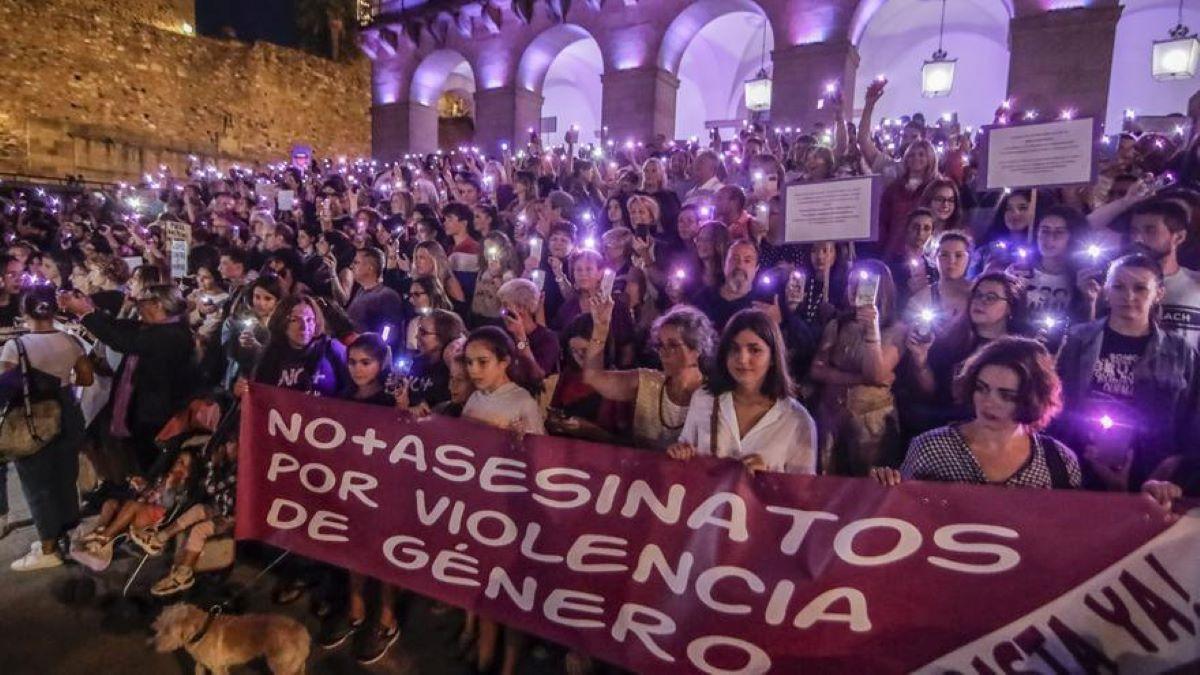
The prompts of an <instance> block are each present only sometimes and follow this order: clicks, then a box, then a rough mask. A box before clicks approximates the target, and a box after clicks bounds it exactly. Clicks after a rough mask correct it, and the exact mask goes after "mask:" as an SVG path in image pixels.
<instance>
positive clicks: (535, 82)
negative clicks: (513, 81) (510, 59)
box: [517, 23, 594, 91]
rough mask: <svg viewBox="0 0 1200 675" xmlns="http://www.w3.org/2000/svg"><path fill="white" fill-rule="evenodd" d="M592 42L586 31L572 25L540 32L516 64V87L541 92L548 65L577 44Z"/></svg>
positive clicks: (563, 25)
mask: <svg viewBox="0 0 1200 675" xmlns="http://www.w3.org/2000/svg"><path fill="white" fill-rule="evenodd" d="M580 40H593V41H594V38H593V37H592V34H591V33H589V32H587V29H585V28H583V27H581V26H577V25H575V24H572V23H564V24H560V25H558V26H554V27H553V28H548V29H546V30H545V31H542V33H541V34H540V35H538V36H537V37H536V38H534V39H533V42H530V43H529V46H528V47H526V48H525V53H524V54H522V55H521V62H520V63H519V64H517V86H520V87H524V88H525V89H528V90H529V91H541V89H542V85H543V84H544V83H545V81H546V72H547V71H549V70H550V64H551V63H554V58H555V57H556V56H558V55H559V53H561V52H562V50H564V49H566V48H567V47H570V46H571V45H573V44H575V43H576V42H579V41H580Z"/></svg>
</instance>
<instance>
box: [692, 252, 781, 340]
mask: <svg viewBox="0 0 1200 675" xmlns="http://www.w3.org/2000/svg"><path fill="white" fill-rule="evenodd" d="M757 276H758V249H757V248H755V247H754V244H753V243H751V242H750V241H748V240H746V239H739V240H738V241H735V242H733V243H732V244H730V245H729V250H728V252H726V254H725V281H724V283H722V284H721V285H720V286H719V287H716V288H714V287H711V286H707V287H705V288H702V289H700V291H698V292H697V293H696V295H695V296H694V297H693V298H692V304H694V305H695V306H696V307H697V308H698V309H699V310H700V311H702V312H704V313H705V315H707V316H708V318H709V319H711V320H712V322H713V327H715V328H716V329H717V330H720V329H721V328H723V327H724V326H725V322H726V321H728V320H729V317H731V316H733V315H734V314H736V313H737V312H739V311H741V310H743V309H747V308H749V307H752V306H754V305H755V301H766V302H769V301H770V298H769V297H766V296H767V295H768V294H767V293H761V294H760V293H758V292H757V291H756V288H755V282H754V280H755V278H756V277H757Z"/></svg>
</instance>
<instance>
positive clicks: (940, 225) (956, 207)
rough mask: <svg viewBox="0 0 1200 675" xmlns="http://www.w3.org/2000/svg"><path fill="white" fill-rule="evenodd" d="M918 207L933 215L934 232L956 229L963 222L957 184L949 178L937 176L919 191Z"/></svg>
mask: <svg viewBox="0 0 1200 675" xmlns="http://www.w3.org/2000/svg"><path fill="white" fill-rule="evenodd" d="M918 205H919V206H920V208H923V209H929V211H930V212H931V213H932V214H933V217H934V229H933V232H934V234H937V233H940V232H945V231H946V230H957V229H958V228H960V227H962V224H963V208H962V204H961V199H960V195H959V192H958V184H957V183H955V182H954V181H953V180H950V179H949V178H937V179H935V180H934V181H933V182H931V183H930V184H929V185H928V186H927V187H926V188H925V190H924V191H923V192H922V193H921V199H920V200H919V202H918Z"/></svg>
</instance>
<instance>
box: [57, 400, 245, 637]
mask: <svg viewBox="0 0 1200 675" xmlns="http://www.w3.org/2000/svg"><path fill="white" fill-rule="evenodd" d="M236 422H237V406H236V405H235V404H234V402H233V401H232V399H230V398H229V397H227V396H224V395H222V394H220V393H218V394H214V395H212V396H204V397H199V398H196V399H194V400H192V401H191V402H189V404H188V405H187V406H186V407H185V408H184V409H183V410H181V411H179V413H177V414H176V415H175V416H174V417H172V418H171V419H170V420H169V421H168V422H167V424H165V425H164V426H163V428H162V429H161V430H160V431H159V433H158V435H157V436H156V437H155V443H156V445H157V446H158V447H159V448H160V450H161V451H162V454H161V455H160V457H159V459H158V461H157V462H156V463H155V466H154V468H153V469H152V471H151V475H162V474H163V473H164V472H165V471H166V470H168V469H169V468H170V467H172V466H173V465H174V464H175V462H176V460H177V458H178V457H179V455H180V454H182V453H185V452H188V453H191V454H192V455H193V456H194V457H195V458H197V460H200V461H207V459H208V458H209V457H210V456H211V455H212V453H213V451H214V449H215V448H217V447H220V444H221V443H223V442H224V441H225V440H226V439H228V438H231V437H233V434H234V430H235V429H236ZM202 476H203V471H201V470H193V471H192V472H191V474H190V476H189V477H188V479H187V484H186V487H185V488H184V489H183V490H182V495H181V497H180V498H178V499H177V500H176V501H175V503H174V504H172V506H171V507H170V508H169V509H168V510H167V511H166V513H165V515H164V516H163V518H161V520H159V521H158V522H157V523H155V524H153V525H152V526H151V528H150V529H151V530H152V531H157V530H161V529H162V528H166V527H168V526H170V525H171V523H173V522H174V521H175V519H177V518H178V517H179V516H180V514H182V513H183V512H184V511H185V510H186V509H187V508H188V507H189V506H191V505H192V504H195V503H196V502H197V501H198V499H199V497H200V496H201V493H202V490H201V489H200V479H201V477H202ZM134 497H136V494H135V493H134V492H133V491H132V490H130V491H129V492H128V493H127V498H134ZM81 529H82V528H81ZM135 533H136V530H135V528H134V527H133V526H131V527H130V528H129V532H120V533H116V534H114V535H113V536H112V538H111V545H106V546H105V547H103V549H101V550H100V551H99V555H96V550H95V549H96V547H91V550H90V551H89V548H88V547H87V546H85V545H84V542H83V539H77V540H76V541H75V542H73V545H72V550H71V558H72V559H73V560H75V561H76V562H78V563H80V565H79V566H78V568H79V569H80V570H81V573H80V575H79V576H77V577H74V578H73V579H72V580H70V581H69V582H68V588H67V589H66V593H65V595H66V597H65V598H64V600H66V601H68V602H74V603H82V602H86V601H90V599H91V598H92V597H95V595H96V589H97V587H100V588H104V587H105V586H106V585H107V584H112V583H114V582H115V581H116V580H115V579H114V576H115V575H113V574H106V571H107V570H108V569H109V563H110V562H111V561H112V558H113V557H115V554H116V549H117V544H123V545H124V547H125V549H126V550H127V551H128V552H130V553H132V554H133V557H134V558H139V560H138V562H137V564H136V565H135V566H134V567H133V570H132V571H131V572H129V573H128V575H124V578H123V579H122V581H123V583H122V586H121V591H120V593H119V594H117V593H115V592H109V593H105V594H102V598H106V599H107V600H109V601H110V604H112V605H113V607H110V609H113V608H116V611H115V612H112V613H115V614H116V615H118V616H117V617H116V620H114V621H113V622H112V623H111V624H109V625H110V626H111V627H114V628H118V629H119V627H120V626H121V625H122V624H123V623H127V622H123V621H121V620H120V619H121V618H122V617H125V618H128V619H130V620H133V618H134V616H135V615H136V616H138V617H140V614H141V609H143V608H142V607H141V606H140V604H139V603H138V602H136V601H135V599H134V598H131V597H130V589H131V588H132V587H133V586H134V584H135V582H136V581H137V580H138V579H139V578H140V577H141V574H142V572H143V569H144V568H145V567H146V563H147V562H148V561H149V560H150V558H151V556H150V555H149V554H147V553H144V552H143V551H142V550H141V549H140V548H138V547H137V546H134V545H133V543H132V541H131V539H132V537H131V534H135ZM233 562H234V542H233V537H232V534H229V535H222V536H216V537H213V538H212V539H210V540H209V541H208V542H206V544H205V546H204V550H203V551H202V552H201V555H200V560H199V561H198V563H197V566H196V571H197V572H203V573H204V576H205V579H206V580H207V579H208V578H213V579H215V586H217V587H220V586H221V585H222V584H223V583H224V582H225V580H226V579H227V577H228V574H229V573H230V572H231V571H232V569H233ZM117 583H120V582H117ZM139 599H144V596H142V597H141V598H139ZM133 623H135V624H136V621H133Z"/></svg>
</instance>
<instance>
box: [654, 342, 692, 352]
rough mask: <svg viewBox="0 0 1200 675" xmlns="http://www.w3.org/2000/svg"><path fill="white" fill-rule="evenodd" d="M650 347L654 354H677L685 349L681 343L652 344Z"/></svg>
mask: <svg viewBox="0 0 1200 675" xmlns="http://www.w3.org/2000/svg"><path fill="white" fill-rule="evenodd" d="M650 346H651V347H653V348H654V351H656V352H677V351H681V350H684V349H687V345H686V344H684V343H682V342H657V341H655V342H652V343H650Z"/></svg>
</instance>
